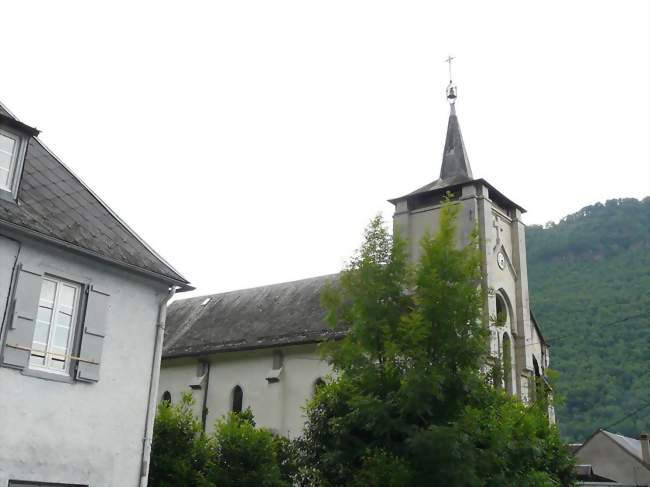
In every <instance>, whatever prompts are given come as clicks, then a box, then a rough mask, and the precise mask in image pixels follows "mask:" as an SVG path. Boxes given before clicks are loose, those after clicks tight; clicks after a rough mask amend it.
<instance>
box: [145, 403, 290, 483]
mask: <svg viewBox="0 0 650 487" xmlns="http://www.w3.org/2000/svg"><path fill="white" fill-rule="evenodd" d="M193 403H194V401H193V398H192V395H191V394H186V395H184V396H183V398H182V399H181V401H180V403H179V404H178V405H176V406H172V405H171V404H170V403H169V402H166V401H163V402H162V403H161V404H160V405H159V406H158V413H157V415H156V422H155V425H154V437H153V445H152V453H151V469H150V472H149V485H150V486H151V487H231V486H232V487H285V486H289V485H291V483H290V481H289V479H290V477H291V476H292V475H293V470H294V468H295V467H294V462H293V458H295V454H294V449H293V446H292V445H293V443H292V442H291V441H290V440H287V439H284V438H279V437H275V436H273V434H272V433H271V432H270V431H268V430H266V429H264V428H257V427H256V426H255V421H254V418H253V414H252V412H251V410H250V409H247V410H246V411H243V412H242V413H239V414H237V413H230V414H228V415H227V416H226V417H224V418H222V419H220V420H219V421H217V423H216V425H215V431H214V433H213V434H212V435H206V434H205V433H204V432H203V431H202V428H201V423H200V422H199V421H198V420H197V419H196V418H195V417H194V415H193V413H192V405H193Z"/></svg>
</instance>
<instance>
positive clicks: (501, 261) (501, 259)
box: [497, 252, 506, 269]
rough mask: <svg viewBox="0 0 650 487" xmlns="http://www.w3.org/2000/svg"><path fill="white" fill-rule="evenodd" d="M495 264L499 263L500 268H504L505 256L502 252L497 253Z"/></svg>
mask: <svg viewBox="0 0 650 487" xmlns="http://www.w3.org/2000/svg"><path fill="white" fill-rule="evenodd" d="M497 264H499V267H500V268H501V269H505V267H506V256H505V255H503V252H499V253H498V254H497Z"/></svg>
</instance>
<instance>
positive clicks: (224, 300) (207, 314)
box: [163, 274, 344, 358]
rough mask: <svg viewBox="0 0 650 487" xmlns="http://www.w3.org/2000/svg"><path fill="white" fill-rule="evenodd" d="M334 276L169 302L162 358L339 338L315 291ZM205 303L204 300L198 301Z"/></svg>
mask: <svg viewBox="0 0 650 487" xmlns="http://www.w3.org/2000/svg"><path fill="white" fill-rule="evenodd" d="M336 278H337V274H331V275H327V276H319V277H312V278H310V279H303V280H300V281H293V282H285V283H281V284H273V285H270V286H262V287H256V288H252V289H244V290H239V291H231V292H226V293H221V294H213V295H211V296H200V297H197V298H188V299H182V300H178V301H174V302H173V303H171V304H170V305H169V309H168V311H167V325H166V329H165V342H164V347H163V357H164V358H172V357H182V356H192V355H204V354H210V353H217V352H227V351H235V350H250V349H256V348H265V347H273V346H279V345H296V344H301V343H315V342H319V341H322V340H324V339H327V338H336V337H339V336H342V335H343V333H344V332H341V331H334V330H331V329H330V328H329V327H328V326H327V324H326V323H325V312H324V311H323V309H322V308H321V305H320V293H321V290H322V289H323V286H325V284H326V283H327V282H333V281H335V280H336ZM204 303H205V304H204Z"/></svg>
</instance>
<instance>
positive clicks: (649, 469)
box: [574, 429, 650, 487]
mask: <svg viewBox="0 0 650 487" xmlns="http://www.w3.org/2000/svg"><path fill="white" fill-rule="evenodd" d="M574 455H575V457H576V463H577V464H578V469H579V470H578V471H579V472H580V468H582V469H583V470H585V469H590V470H591V472H593V474H594V475H595V476H598V477H603V478H605V479H610V480H611V481H612V482H613V483H611V484H607V483H605V484H603V483H601V484H598V483H596V482H592V483H589V481H584V482H583V485H617V486H618V485H626V486H634V487H648V486H650V443H649V442H648V435H647V434H646V433H642V434H640V435H639V439H636V438H629V437H627V436H623V435H619V434H616V433H610V432H609V431H605V430H602V429H601V430H598V431H596V432H595V433H594V434H593V435H591V436H590V437H589V438H587V439H586V440H585V442H584V443H583V444H582V445H581V446H580V448H578V449H577V450H576V452H575V453H574Z"/></svg>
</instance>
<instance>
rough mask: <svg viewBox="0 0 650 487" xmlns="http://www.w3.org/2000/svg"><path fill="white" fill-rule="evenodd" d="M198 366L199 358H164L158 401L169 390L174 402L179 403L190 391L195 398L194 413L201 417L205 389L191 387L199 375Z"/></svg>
mask: <svg viewBox="0 0 650 487" xmlns="http://www.w3.org/2000/svg"><path fill="white" fill-rule="evenodd" d="M197 366H198V360H197V359H191V358H181V359H173V360H163V363H162V367H161V370H160V380H159V381H158V402H160V401H161V400H162V398H163V394H165V392H169V394H170V396H171V402H172V404H178V402H180V400H181V397H182V395H183V394H184V393H190V394H191V395H192V397H193V398H194V405H193V407H192V410H193V411H194V415H195V416H196V417H197V418H200V417H201V407H202V405H203V390H202V389H191V388H190V384H191V383H192V382H193V381H194V380H195V379H196V377H197Z"/></svg>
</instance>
